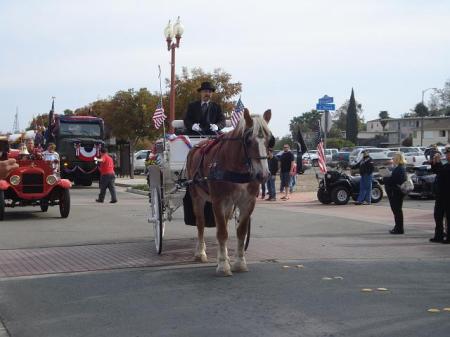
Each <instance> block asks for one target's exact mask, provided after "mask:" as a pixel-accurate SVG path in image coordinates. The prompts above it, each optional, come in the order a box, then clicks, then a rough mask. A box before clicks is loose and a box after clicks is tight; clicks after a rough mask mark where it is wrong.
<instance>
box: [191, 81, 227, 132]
mask: <svg viewBox="0 0 450 337" xmlns="http://www.w3.org/2000/svg"><path fill="white" fill-rule="evenodd" d="M197 91H198V92H199V93H200V100H199V101H195V102H192V103H190V104H189V106H188V110H187V112H186V115H185V117H184V126H185V128H186V130H183V132H182V133H184V134H187V135H216V134H217V132H218V131H220V130H222V129H223V128H224V127H225V125H226V123H225V115H224V113H223V112H222V109H221V107H220V105H219V104H217V103H214V102H212V101H211V97H212V93H213V92H214V91H216V88H214V86H213V85H212V84H211V83H210V82H203V83H202V84H201V86H200V88H198V89H197Z"/></svg>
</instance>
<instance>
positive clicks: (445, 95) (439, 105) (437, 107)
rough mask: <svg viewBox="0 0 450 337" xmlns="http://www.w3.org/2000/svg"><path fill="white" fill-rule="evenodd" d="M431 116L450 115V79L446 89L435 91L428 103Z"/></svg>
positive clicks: (445, 85) (445, 86)
mask: <svg viewBox="0 0 450 337" xmlns="http://www.w3.org/2000/svg"><path fill="white" fill-rule="evenodd" d="M428 106H429V110H430V115H431V116H443V115H444V116H449V115H450V79H449V80H447V81H446V82H445V84H444V88H442V89H439V90H435V91H434V92H433V93H432V94H431V96H430V100H429V102H428Z"/></svg>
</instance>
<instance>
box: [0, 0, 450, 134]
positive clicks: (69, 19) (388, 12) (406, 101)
mask: <svg viewBox="0 0 450 337" xmlns="http://www.w3.org/2000/svg"><path fill="white" fill-rule="evenodd" d="M178 15H179V16H181V20H182V23H183V24H184V26H185V33H184V35H183V38H182V41H181V46H180V49H178V50H177V59H176V60H177V64H176V71H177V73H180V72H181V67H183V66H186V67H188V68H192V67H201V68H203V69H204V70H206V71H212V70H213V69H215V68H222V69H223V70H225V71H227V72H229V73H230V74H231V75H232V80H233V81H239V82H242V84H243V91H242V101H243V103H244V104H245V106H246V107H248V108H249V109H250V111H251V112H254V113H262V112H263V111H264V110H265V109H267V108H271V109H272V112H273V117H274V119H273V121H272V122H271V127H272V130H273V131H274V133H275V135H276V136H283V135H285V134H287V133H288V124H289V120H290V119H291V118H292V117H294V116H298V115H300V114H301V113H303V112H305V111H308V110H310V109H311V108H314V107H315V104H316V101H317V99H318V98H319V97H321V96H323V95H324V94H328V95H329V96H333V97H334V98H335V103H336V105H337V106H339V105H341V104H342V103H343V102H344V101H345V100H346V99H348V98H349V96H350V92H351V88H352V87H353V88H354V89H355V95H356V99H357V101H359V102H360V103H362V105H363V109H364V117H365V119H366V121H367V120H370V119H375V118H377V116H378V113H379V111H380V110H388V111H389V113H390V114H391V116H393V117H396V116H400V114H402V113H405V112H408V111H409V109H411V108H413V107H414V105H415V104H416V103H417V102H419V101H420V100H421V93H422V90H423V89H426V88H429V87H441V88H442V87H443V85H444V82H445V81H446V80H447V79H449V78H450V1H448V0H426V1H419V0H373V1H372V0H355V1H353V0H340V1H335V0H329V1H326V0H314V1H313V0H308V1H306V0H296V1H294V0H293V1H283V0H279V1H265V0H258V1H243V0H241V1H235V0H228V1H223V0H222V1H214V0H209V1H205V0H184V1H182V0H172V1H151V0H146V1H139V0H104V1H103V0H77V1H62V0H60V1H57V0H21V1H12V0H9V1H8V0H0V46H1V52H0V114H1V115H0V116H1V118H0V130H1V131H9V130H11V129H12V125H13V121H14V114H15V111H16V106H18V108H19V116H20V126H21V127H22V128H24V127H26V126H27V124H28V122H29V121H30V119H31V117H32V116H33V115H36V114H38V113H47V112H48V110H49V108H50V104H51V97H52V96H56V97H57V98H56V110H57V112H62V111H63V110H64V109H67V108H69V109H75V108H77V107H81V106H84V105H86V104H88V103H90V102H92V101H95V100H96V99H98V98H106V97H108V96H111V95H113V94H114V93H115V92H116V91H118V90H121V89H128V88H141V87H146V88H148V89H149V90H151V91H156V90H158V88H159V84H158V78H157V73H158V71H157V67H158V64H160V65H161V67H162V71H163V77H166V78H167V77H170V67H169V58H170V54H169V52H168V51H167V49H166V43H165V40H164V36H163V29H164V27H165V26H166V24H167V21H168V20H169V19H175V18H176V17H177V16H178ZM429 93H430V92H428V93H427V94H426V98H427V96H428V95H429ZM166 109H167V110H168V107H166Z"/></svg>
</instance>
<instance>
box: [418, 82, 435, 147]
mask: <svg viewBox="0 0 450 337" xmlns="http://www.w3.org/2000/svg"><path fill="white" fill-rule="evenodd" d="M428 90H438V88H427V89H423V90H422V105H425V104H424V103H423V98H424V95H425V93H426V92H427V91H428ZM423 120H424V116H422V120H421V121H420V146H423Z"/></svg>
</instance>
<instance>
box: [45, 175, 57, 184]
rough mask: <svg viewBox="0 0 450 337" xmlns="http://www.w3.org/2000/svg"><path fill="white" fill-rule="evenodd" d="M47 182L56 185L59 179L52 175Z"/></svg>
mask: <svg viewBox="0 0 450 337" xmlns="http://www.w3.org/2000/svg"><path fill="white" fill-rule="evenodd" d="M46 181H47V184H49V185H54V184H56V182H57V181H58V179H57V178H56V177H55V176H53V175H51V176H47V179H46Z"/></svg>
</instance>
